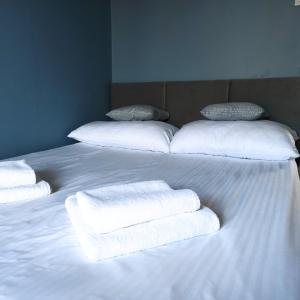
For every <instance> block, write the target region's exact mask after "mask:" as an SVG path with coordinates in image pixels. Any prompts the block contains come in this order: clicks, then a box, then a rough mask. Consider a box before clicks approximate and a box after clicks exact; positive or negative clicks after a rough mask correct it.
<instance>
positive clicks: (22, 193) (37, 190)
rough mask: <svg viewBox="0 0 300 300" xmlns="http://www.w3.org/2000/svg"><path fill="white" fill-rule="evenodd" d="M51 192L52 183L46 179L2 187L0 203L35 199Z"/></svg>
mask: <svg viewBox="0 0 300 300" xmlns="http://www.w3.org/2000/svg"><path fill="white" fill-rule="evenodd" d="M50 193H51V188H50V185H49V184H48V183H47V182H46V181H40V182H38V183H36V184H29V185H23V186H19V187H12V188H5V189H0V203H10V202H18V201H27V200H33V199H37V198H41V197H44V196H47V195H49V194H50Z"/></svg>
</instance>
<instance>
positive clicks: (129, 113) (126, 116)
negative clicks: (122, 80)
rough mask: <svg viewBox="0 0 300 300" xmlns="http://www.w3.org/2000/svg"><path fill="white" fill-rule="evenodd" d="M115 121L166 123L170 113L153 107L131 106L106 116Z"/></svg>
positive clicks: (114, 110) (112, 111) (118, 109)
mask: <svg viewBox="0 0 300 300" xmlns="http://www.w3.org/2000/svg"><path fill="white" fill-rule="evenodd" d="M106 115H107V116H108V117H110V118H111V119H113V120H115V121H150V120H154V121H165V120H167V119H168V118H169V113H168V112H167V111H164V110H162V109H159V108H157V107H154V106H152V105H130V106H124V107H120V108H116V109H113V110H111V111H110V112H108V113H107V114H106Z"/></svg>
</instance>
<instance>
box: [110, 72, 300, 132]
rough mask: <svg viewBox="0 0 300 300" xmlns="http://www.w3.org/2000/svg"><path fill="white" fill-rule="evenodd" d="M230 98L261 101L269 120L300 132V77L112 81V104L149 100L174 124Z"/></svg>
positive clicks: (193, 118)
mask: <svg viewBox="0 0 300 300" xmlns="http://www.w3.org/2000/svg"><path fill="white" fill-rule="evenodd" d="M233 101H239V102H241V101H249V102H254V103H256V104H258V105H261V106H262V107H264V108H265V109H266V111H267V112H268V113H269V115H270V119H271V120H274V121H278V122H282V123H285V124H287V125H289V126H291V127H292V128H293V129H295V130H297V132H298V133H300V77H293V78H268V79H238V80H201V81H182V82H151V83H113V84H112V108H117V107H120V106H125V105H131V104H151V105H154V106H157V107H160V108H163V109H166V110H167V111H169V113H170V120H169V122H170V123H172V124H174V125H177V126H181V125H183V124H185V123H188V122H191V121H194V120H197V119H201V116H200V110H201V109H202V108H203V107H204V106H206V105H208V104H212V103H220V102H233Z"/></svg>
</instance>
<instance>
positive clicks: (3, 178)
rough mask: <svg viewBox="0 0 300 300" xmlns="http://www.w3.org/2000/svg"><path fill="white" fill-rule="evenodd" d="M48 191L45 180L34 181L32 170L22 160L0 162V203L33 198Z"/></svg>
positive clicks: (46, 193) (49, 190) (48, 192)
mask: <svg viewBox="0 0 300 300" xmlns="http://www.w3.org/2000/svg"><path fill="white" fill-rule="evenodd" d="M50 193H51V188H50V186H49V184H48V183H47V182H45V181H40V182H38V183H36V176H35V172H34V170H33V169H32V168H31V167H30V166H29V165H28V164H27V163H26V162H25V161H24V160H18V161H4V162H0V203H10V202H18V201H27V200H33V199H36V198H40V197H43V196H46V195H49V194H50Z"/></svg>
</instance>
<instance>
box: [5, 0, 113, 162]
mask: <svg viewBox="0 0 300 300" xmlns="http://www.w3.org/2000/svg"><path fill="white" fill-rule="evenodd" d="M110 82H111V32H110V1H108V0H88V1H86V0H72V1H68V0H42V1H41V0H26V1H25V0H1V1H0V103H1V106H0V107H1V109H0V132H1V147H0V158H6V157H12V156H14V155H19V154H23V153H28V152H33V151H38V150H43V149H48V148H53V147H57V146H61V145H65V144H67V143H70V142H71V140H70V139H68V138H67V134H68V133H69V132H70V130H71V129H74V128H75V127H77V126H78V125H81V124H83V123H85V122H88V121H92V120H95V119H101V118H103V117H104V114H105V113H106V112H107V109H108V107H109V85H110Z"/></svg>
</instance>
